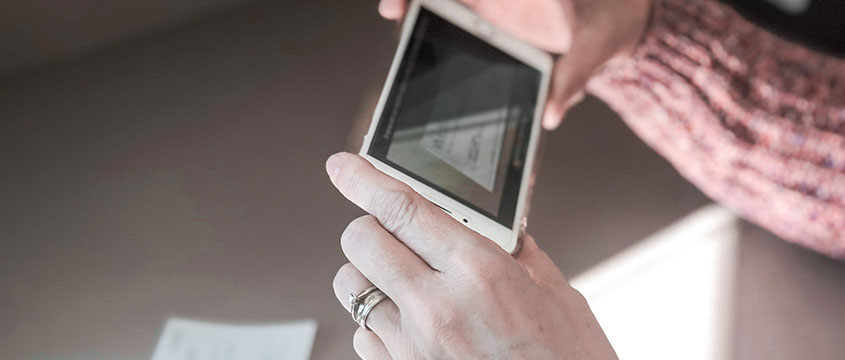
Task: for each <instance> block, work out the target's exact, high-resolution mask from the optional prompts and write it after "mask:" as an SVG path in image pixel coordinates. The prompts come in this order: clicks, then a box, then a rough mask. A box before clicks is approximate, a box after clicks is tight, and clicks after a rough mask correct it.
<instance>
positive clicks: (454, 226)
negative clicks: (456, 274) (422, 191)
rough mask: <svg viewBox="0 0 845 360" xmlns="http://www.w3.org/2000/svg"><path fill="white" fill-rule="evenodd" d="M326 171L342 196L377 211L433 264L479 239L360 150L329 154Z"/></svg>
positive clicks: (442, 263) (387, 225) (373, 212)
mask: <svg viewBox="0 0 845 360" xmlns="http://www.w3.org/2000/svg"><path fill="white" fill-rule="evenodd" d="M326 171H327V172H328V173H329V177H330V178H331V180H332V183H333V184H334V186H335V187H336V188H337V189H338V190H339V191H340V193H341V194H343V196H345V197H346V198H347V199H349V200H350V201H352V202H353V203H355V205H358V207H360V208H361V209H363V210H364V211H366V212H368V213H370V214H371V215H373V216H375V217H376V219H378V221H379V223H381V224H382V226H383V227H384V228H385V229H386V230H387V231H389V232H390V233H391V234H393V235H394V236H395V237H396V238H397V239H399V240H400V241H401V242H403V243H404V244H405V246H407V247H408V248H410V249H411V250H412V251H413V252H415V253H416V254H417V255H419V256H420V257H421V258H422V259H423V260H424V261H425V262H426V263H428V265H429V266H431V267H432V268H435V269H437V270H441V269H443V267H445V266H447V265H448V264H449V263H448V261H449V258H450V257H451V256H452V255H453V254H454V252H455V250H456V248H457V247H460V246H465V245H470V244H472V245H475V244H474V243H476V242H477V241H478V240H477V239H476V237H475V236H473V235H472V234H473V233H472V232H471V230H469V229H467V228H466V227H464V226H463V225H461V224H459V223H458V222H457V221H455V220H454V219H452V217H451V216H449V215H447V214H445V213H444V212H443V211H442V210H440V209H439V208H437V207H435V206H434V205H433V204H431V203H430V202H429V201H428V200H426V199H425V198H423V197H422V196H420V195H419V194H417V193H416V192H415V191H414V190H413V189H411V187H409V186H408V185H406V184H404V183H402V182H401V181H399V180H396V179H394V178H392V177H390V176H388V175H386V174H384V173H382V172H381V171H379V170H378V169H376V168H375V167H373V165H372V164H370V163H369V162H368V161H367V160H365V159H364V158H362V157H360V156H358V155H354V154H349V153H338V154H335V155H332V156H331V157H330V158H329V160H328V161H326Z"/></svg>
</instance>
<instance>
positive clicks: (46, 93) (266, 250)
mask: <svg viewBox="0 0 845 360" xmlns="http://www.w3.org/2000/svg"><path fill="white" fill-rule="evenodd" d="M778 3H789V2H786V1H778ZM799 3H802V2H801V1H799ZM376 5H377V4H376V1H374V0H373V1H328V0H310V1H304V0H302V1H295V0H287V1H267V2H262V1H247V0H145V1H140V0H122V1H112V2H101V1H91V0H77V1H73V2H67V1H57V0H29V1H5V2H0V358H3V359H117V358H120V359H148V358H149V357H150V356H151V354H152V351H153V349H154V347H155V344H156V341H157V339H158V337H159V335H160V333H161V330H162V327H163V324H164V323H165V321H166V320H167V319H168V318H169V317H171V316H183V317H190V318H199V319H207V320H212V321H222V322H251V323H252V322H258V323H262V322H279V321H286V320H293V319H306V318H313V319H316V320H317V322H318V323H319V330H318V333H317V338H316V342H315V346H314V351H313V353H312V358H313V359H348V358H354V356H355V355H354V350H353V348H352V333H353V330H354V329H355V326H356V324H355V323H354V322H352V321H351V319H350V318H349V315H348V314H347V313H346V311H345V310H344V309H343V308H342V307H341V306H340V305H339V304H338V303H337V300H336V299H335V297H334V295H333V291H332V286H331V282H332V278H333V276H334V274H335V272H336V270H337V269H338V268H339V267H340V266H341V265H342V264H343V263H344V262H345V260H344V257H343V255H342V253H341V251H340V246H339V236H340V233H341V232H342V230H343V229H344V227H345V226H346V224H347V223H348V222H349V221H350V220H351V219H353V218H354V217H357V216H359V215H361V214H362V212H361V211H360V210H358V209H357V208H355V207H353V206H352V205H350V204H348V203H347V202H346V201H344V200H343V199H342V198H341V196H340V195H339V194H337V193H336V192H335V191H334V189H333V188H332V186H331V184H330V183H329V181H328V179H327V177H326V176H325V172H324V165H323V164H324V161H325V159H326V158H327V157H328V156H329V155H330V154H332V153H333V152H336V151H340V150H354V146H355V144H356V142H357V141H358V136H359V135H360V134H361V130H360V129H361V127H362V126H365V122H366V121H368V120H369V116H370V115H371V112H372V102H373V99H374V96H376V95H377V94H378V91H380V87H381V85H382V83H383V81H384V79H385V77H386V74H387V70H388V67H389V65H390V61H391V59H392V56H393V51H394V47H395V43H396V30H397V27H396V25H395V24H392V23H389V22H387V21H383V20H382V19H380V18H379V16H378V14H377V12H376ZM793 8H795V9H798V10H795V11H800V7H793ZM545 141H546V147H545V150H544V157H543V164H542V165H541V172H540V177H539V179H538V185H537V188H536V191H535V195H534V201H533V209H532V213H531V217H530V225H529V231H530V232H531V233H533V235H534V236H535V238H537V240H538V242H539V243H540V245H541V246H542V247H543V248H544V249H545V250H546V251H548V252H549V253H550V255H551V256H552V258H553V259H554V260H555V262H556V263H557V265H558V266H560V268H561V269H562V270H563V272H564V274H565V275H567V276H568V277H570V278H578V277H579V275H585V274H590V273H594V272H595V271H598V270H596V266H597V265H600V264H602V263H604V264H607V262H608V261H611V262H612V261H626V260H624V259H623V260H613V259H614V258H616V259H618V257H619V256H627V258H628V259H629V260H628V261H630V258H631V257H632V256H633V257H636V256H640V255H636V254H634V255H630V254H631V252H630V251H629V250H630V249H632V248H634V249H636V248H637V246H640V250H639V251H638V252H636V253H639V254H642V253H644V252H645V253H647V252H648V249H645V250H643V249H642V247H643V246H644V245H642V244H652V243H653V241H662V242H663V243H666V241H669V240H665V239H666V238H667V237H666V236H664V237H663V238H662V239H663V240H653V239H654V238H655V237H654V236H653V235H654V234H666V232H665V231H666V230H665V229H666V228H667V227H670V225H672V224H676V222H677V221H678V220H680V219H682V218H685V217H687V215H688V214H691V213H693V212H696V210H698V209H700V208H702V207H706V206H709V204H710V201H709V200H708V199H707V198H706V197H705V196H704V195H702V194H701V193H700V192H699V191H698V190H696V189H695V188H694V187H693V186H691V185H690V184H688V183H687V182H686V181H685V180H684V179H683V178H681V177H680V176H679V175H678V174H677V173H676V172H675V171H674V170H673V168H672V167H671V166H670V165H669V164H668V163H667V162H666V161H664V160H663V159H662V158H660V157H659V156H658V155H657V154H656V153H654V152H653V151H651V150H650V149H649V148H648V147H647V146H646V145H645V144H643V143H642V142H641V141H640V140H639V139H638V138H637V137H636V136H635V135H634V134H633V133H632V132H630V131H629V130H628V128H627V127H626V126H625V125H624V124H623V123H622V122H621V121H620V120H619V119H618V117H617V116H616V115H615V114H614V113H613V112H612V111H611V110H609V109H608V108H607V107H606V106H604V105H603V104H602V103H601V102H599V101H598V100H596V99H594V98H588V99H587V100H586V101H585V102H584V103H583V104H581V105H579V106H578V107H577V108H575V109H574V110H573V111H572V112H571V114H570V115H569V117H568V119H567V121H566V122H565V123H564V125H563V126H562V127H561V128H560V129H559V130H557V131H555V132H552V133H548V134H547V135H546V138H545ZM705 211H706V209H705ZM729 223H730V224H731V225H730V226H731V228H732V229H733V231H732V232H730V235H729V236H728V235H726V236H727V237H730V238H731V239H732V240H731V241H732V242H731V243H730V244H729V246H725V247H724V248H725V249H727V250H724V251H721V252H719V254H722V255H719V256H718V259H717V260H718V261H716V262H714V263H713V264H717V269H718V271H719V274H720V275H719V276H720V279H721V280H720V284H723V285H724V284H728V285H729V286H722V287H719V289H720V290H718V291H716V293H715V295H714V294H711V295H712V296H717V297H719V298H720V299H722V300H720V301H704V302H703V303H702V304H699V305H700V306H701V308H693V307H689V308H687V307H683V308H682V309H681V310H680V313H681V314H685V313H686V314H690V315H694V314H693V313H699V311H704V310H701V309H707V308H713V307H716V306H718V307H719V309H721V310H720V311H721V314H722V315H719V316H722V317H721V318H720V319H722V320H721V321H722V322H723V323H724V324H722V325H720V326H721V327H719V329H718V331H719V332H720V333H721V334H723V335H724V336H723V337H724V341H722V342H720V343H719V345H718V346H720V349H719V350H718V351H716V352H717V353H719V354H722V357H721V358H730V359H796V358H808V359H837V360H840V359H842V358H843V355H842V354H845V342H843V341H842V334H845V301H843V299H845V264H843V263H841V262H835V261H833V260H830V259H828V258H826V257H824V256H820V255H817V254H815V253H812V252H809V251H807V250H804V249H802V248H799V247H796V246H793V245H790V244H787V243H785V242H783V241H781V240H779V239H777V238H776V237H775V236H773V235H771V234H769V233H767V232H766V231H764V230H762V229H760V228H758V227H756V226H754V225H751V224H748V223H745V222H741V221H733V222H729ZM681 225H683V222H682V224H681ZM676 226H677V224H676ZM683 226H686V225H683ZM670 228H671V227H670ZM693 228H694V227H693ZM672 234H673V235H667V236H669V238H671V239H678V240H677V241H684V239H686V238H691V237H696V236H698V235H690V234H689V233H688V232H683V231H680V232H678V231H675V232H672ZM644 239H652V240H646V242H645V243H644V242H643V240H644ZM714 241H719V240H714ZM669 243H672V242H671V241H669ZM646 247H648V246H646ZM664 249H665V248H664ZM688 249H692V248H688ZM661 251H663V250H661ZM696 253H697V252H696V251H693V252H692V253H691V254H693V257H695V256H694V255H695V254H696ZM625 254H628V255H625ZM660 254H663V255H665V256H669V257H671V256H672V252H671V251H669V252H668V253H667V252H665V251H663V252H661V253H660ZM666 254H668V255H666ZM689 254H690V252H689V251H687V256H689ZM725 254H727V255H725ZM660 258H661V257H660V256H654V255H652V256H651V257H648V259H651V260H648V261H646V263H647V264H654V263H655V262H659V261H661V260H659V259H660ZM654 259H657V260H654ZM714 261H715V260H714ZM690 264H692V263H688V264H687V265H688V266H687V267H689V265H690ZM674 266H675V267H674V268H672V270H671V271H673V272H674V273H675V274H684V272H683V271H693V272H695V270H694V269H688V268H687V269H685V268H684V264H676V265H674ZM611 268H612V267H611ZM627 275H628V276H632V277H636V276H638V273H637V272H633V273H629V274H627ZM644 276H645V275H644ZM681 278H683V276H681ZM689 279H691V280H687V281H682V282H684V283H685V285H686V287H685V288H684V289H686V288H692V289H695V288H696V285H697V283H696V282H695V280H694V279H695V278H692V277H690V278H689ZM583 281H587V280H583ZM657 284H658V285H659V284H660V283H659V282H658V283H657ZM664 284H665V286H651V287H648V288H642V290H641V292H640V294H639V296H641V297H644V299H645V301H644V303H648V302H653V303H658V302H659V301H664V302H667V301H668V302H673V301H675V300H673V299H675V298H673V296H677V295H678V293H679V292H680V289H679V288H675V287H674V286H675V284H673V283H664ZM585 286H586V285H585ZM634 290H636V289H634ZM684 292H686V290H684ZM702 296H704V295H702ZM588 297H589V296H588ZM677 299H681V298H677ZM624 300H625V299H618V300H617V301H622V302H623V303H624ZM679 301H680V300H679ZM675 302H677V301H675ZM684 304H685V303H684ZM682 305H683V304H682ZM602 306H604V305H602ZM690 306H692V305H690ZM630 310H631V311H634V312H636V311H640V312H641V311H642V310H641V309H638V308H631V309H630ZM599 312H600V309H597V313H599ZM599 315H600V320H602V321H603V323H602V324H603V325H606V324H605V323H604V321H605V320H603V319H602V316H601V314H599ZM714 316H715V315H714ZM657 318H659V314H655V319H657ZM676 320H677V319H676ZM690 321H692V320H690ZM682 322H683V321H682ZM660 324H661V323H660V322H657V321H655V322H654V323H648V324H644V323H643V324H642V326H643V327H641V328H640V329H639V332H640V334H639V335H640V336H642V337H644V338H645V339H649V338H651V340H652V341H653V343H641V344H647V345H641V346H643V347H644V349H645V350H648V348H649V347H654V346H660V345H659V344H660V342H661V339H660V338H657V337H656V336H650V335H649V334H652V333H650V332H649V329H654V330H655V331H660V327H661V325H660ZM689 324H693V323H692V322H690V323H689ZM693 325H694V324H693ZM608 326H609V325H608ZM665 330H666V329H663V330H662V331H665ZM671 330H673V332H674V333H675V334H676V335H677V336H686V337H688V338H693V340H695V336H698V335H696V334H697V333H695V332H694V331H690V332H687V331H686V330H687V329H684V328H680V329H678V328H673V329H671ZM614 344H616V343H614ZM714 351H715V350H714ZM674 355H677V356H675V358H690V357H689V356H685V355H689V354H674ZM699 355H700V354H699Z"/></svg>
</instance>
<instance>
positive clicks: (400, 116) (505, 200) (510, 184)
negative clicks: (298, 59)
mask: <svg viewBox="0 0 845 360" xmlns="http://www.w3.org/2000/svg"><path fill="white" fill-rule="evenodd" d="M551 68H552V58H551V56H550V55H549V54H547V53H545V52H543V51H541V50H538V49H536V48H534V47H532V46H530V45H528V44H526V43H524V42H522V41H519V40H517V39H515V38H513V37H511V36H509V35H508V34H506V33H504V32H502V31H500V30H498V29H497V28H496V27H494V26H493V25H491V24H489V23H488V22H486V21H484V20H483V19H481V18H480V17H479V16H478V15H476V14H475V13H474V12H472V11H471V10H469V9H467V8H466V7H464V6H462V5H460V4H458V3H456V2H454V1H452V0H416V1H413V2H412V3H411V5H410V7H409V9H408V12H407V15H406V19H405V24H404V26H403V31H402V38H401V41H400V43H399V48H398V50H397V52H396V57H395V58H394V61H393V65H392V67H391V69H390V74H389V75H388V78H387V84H386V85H385V87H384V90H383V91H382V94H381V98H380V99H379V102H378V106H377V107H376V111H375V115H374V117H373V121H372V123H371V125H370V129H369V131H368V133H367V135H366V137H365V138H364V144H363V146H362V148H361V155H362V156H364V157H365V158H366V159H367V160H369V161H370V162H371V163H373V164H374V165H375V166H376V167H377V168H378V169H380V170H381V171H383V172H384V173H386V174H388V175H390V176H392V177H394V178H396V179H399V180H400V181H402V182H404V183H406V184H408V185H410V186H411V187H412V188H413V189H414V190H416V191H417V192H418V193H420V194H421V195H423V196H424V197H426V198H428V199H429V200H430V201H431V202H432V203H434V204H435V205H437V206H439V207H440V208H442V209H443V210H444V211H445V212H447V213H449V214H450V215H452V217H454V218H455V219H456V220H457V221H459V222H461V223H463V224H464V225H466V226H468V227H469V228H471V229H473V230H475V231H477V232H478V233H480V234H482V235H484V236H486V237H488V238H490V239H491V240H493V241H495V242H496V243H497V244H499V245H500V246H501V247H502V248H504V249H505V250H506V251H508V252H511V253H513V252H515V251H516V250H517V249H518V248H519V244H520V242H519V239H520V236H521V234H522V231H523V230H524V226H525V216H526V213H527V200H528V196H529V193H530V184H531V182H532V181H531V179H530V178H531V176H532V174H533V172H532V168H533V166H534V158H535V154H536V152H537V146H538V140H539V136H540V123H541V117H542V113H543V105H544V104H545V100H546V92H547V87H548V82H549V77H550V73H551Z"/></svg>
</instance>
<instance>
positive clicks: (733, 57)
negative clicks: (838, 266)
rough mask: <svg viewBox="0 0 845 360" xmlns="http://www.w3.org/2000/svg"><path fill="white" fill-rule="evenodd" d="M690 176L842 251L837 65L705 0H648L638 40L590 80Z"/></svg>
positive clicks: (731, 201)
mask: <svg viewBox="0 0 845 360" xmlns="http://www.w3.org/2000/svg"><path fill="white" fill-rule="evenodd" d="M588 89H589V90H590V92H592V93H593V94H594V95H596V96H598V97H600V98H602V99H603V100H605V101H606V102H607V103H608V104H609V105H610V106H611V107H613V108H614V109H615V110H616V111H617V112H619V113H620V115H621V116H622V118H623V119H624V120H625V121H626V122H627V123H628V124H629V126H630V127H631V128H632V129H633V130H634V131H635V132H636V133H637V134H639V135H640V136H641V137H642V138H643V139H644V140H645V141H646V142H647V143H649V145H651V146H652V147H653V148H655V149H656V150H657V151H658V152H660V153H661V154H663V155H664V156H665V157H666V158H667V159H669V161H671V162H672V163H673V165H674V166H675V167H676V168H677V169H678V170H679V171H680V172H681V173H682V174H683V175H684V176H685V177H687V178H688V179H689V180H690V181H692V182H693V183H695V184H696V185H697V186H699V187H700V188H701V189H702V190H703V191H704V192H706V193H707V194H708V195H710V196H711V197H713V198H715V199H716V200H719V201H720V202H722V203H724V204H726V205H728V206H730V207H732V208H734V209H735V210H737V211H738V212H740V213H741V214H743V215H744V216H745V217H747V218H748V219H750V220H752V221H755V222H757V223H759V224H761V225H763V226H765V227H767V228H768V229H769V230H771V231H773V232H775V233H777V234H778V235H780V236H782V237H784V238H786V239H789V240H792V241H796V242H799V243H802V244H803V245H805V246H808V247H811V248H814V249H816V250H818V251H821V252H824V253H826V254H828V255H831V256H835V257H843V256H845V206H843V203H845V61H843V60H841V59H835V58H832V57H827V56H824V55H822V54H819V53H816V52H813V51H811V50H808V49H806V48H804V47H801V46H800V45H797V44H793V43H789V42H787V41H785V40H783V39H780V38H778V37H776V36H774V35H772V34H770V33H767V32H766V31H764V30H762V29H761V28H759V27H757V26H755V25H753V24H751V23H749V22H748V21H746V20H744V19H742V18H741V17H740V16H739V15H738V14H737V13H736V12H735V11H733V10H732V9H730V8H728V7H726V6H724V5H722V4H720V3H718V2H715V1H709V0H656V3H655V9H654V13H653V18H652V22H651V25H650V27H649V29H648V30H647V33H646V36H645V38H644V41H643V44H642V45H641V46H640V47H639V48H638V49H637V51H636V53H635V54H634V56H633V58H632V59H631V60H629V61H627V62H626V63H625V64H621V65H618V66H615V67H612V68H608V69H607V70H605V71H604V72H603V73H601V74H600V75H599V76H597V77H595V78H594V79H593V80H592V81H591V82H590V84H589V87H588Z"/></svg>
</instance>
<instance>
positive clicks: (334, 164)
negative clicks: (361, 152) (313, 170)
mask: <svg viewBox="0 0 845 360" xmlns="http://www.w3.org/2000/svg"><path fill="white" fill-rule="evenodd" d="M341 163H343V159H342V153H337V154H334V155H332V156H329V159H328V160H326V173H328V174H329V179H331V181H332V182H334V179H335V177H337V173H338V171H340V165H341Z"/></svg>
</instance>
